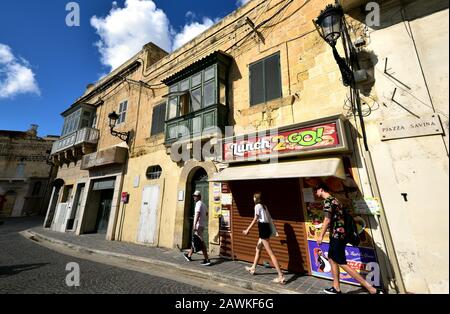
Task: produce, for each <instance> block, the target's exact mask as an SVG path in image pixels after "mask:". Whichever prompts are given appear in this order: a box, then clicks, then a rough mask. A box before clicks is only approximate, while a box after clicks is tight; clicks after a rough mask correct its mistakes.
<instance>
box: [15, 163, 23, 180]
mask: <svg viewBox="0 0 450 314" xmlns="http://www.w3.org/2000/svg"><path fill="white" fill-rule="evenodd" d="M24 176H25V163H23V162H21V163H19V164H17V168H16V177H17V178H23V177H24Z"/></svg>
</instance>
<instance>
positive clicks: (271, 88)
mask: <svg viewBox="0 0 450 314" xmlns="http://www.w3.org/2000/svg"><path fill="white" fill-rule="evenodd" d="M264 79H265V86H266V88H265V90H266V95H265V96H266V102H267V101H270V100H273V99H278V98H280V97H281V73H280V55H279V54H276V55H273V56H271V57H269V58H267V59H266V60H265V62H264Z"/></svg>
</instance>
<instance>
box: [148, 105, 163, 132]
mask: <svg viewBox="0 0 450 314" xmlns="http://www.w3.org/2000/svg"><path fill="white" fill-rule="evenodd" d="M165 117H166V104H160V105H157V106H155V107H154V108H153V116H152V131H151V135H152V136H153V135H157V134H159V133H162V132H164V123H165Z"/></svg>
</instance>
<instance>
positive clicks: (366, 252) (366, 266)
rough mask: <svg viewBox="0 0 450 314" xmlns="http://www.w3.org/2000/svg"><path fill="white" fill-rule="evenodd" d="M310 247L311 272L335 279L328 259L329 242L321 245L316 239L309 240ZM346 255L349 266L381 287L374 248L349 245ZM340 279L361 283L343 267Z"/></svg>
mask: <svg viewBox="0 0 450 314" xmlns="http://www.w3.org/2000/svg"><path fill="white" fill-rule="evenodd" d="M308 247H309V255H310V257H311V274H312V275H313V276H317V277H321V278H326V279H333V276H332V274H331V265H330V262H329V261H328V249H329V245H328V243H322V245H321V246H320V247H319V246H318V245H317V243H316V241H311V240H309V241H308ZM345 256H346V258H347V265H348V266H350V267H351V268H352V269H354V270H355V271H357V272H358V273H359V274H360V275H361V276H362V277H363V278H365V279H366V280H367V281H368V282H369V283H371V284H372V285H374V286H375V287H381V279H380V269H379V265H378V262H377V259H376V256H375V251H374V250H373V249H370V248H363V247H353V246H347V248H346V250H345ZM340 280H341V282H345V283H349V284H354V285H359V283H358V282H357V281H356V280H355V279H353V278H352V277H351V276H350V275H349V274H347V273H346V272H345V271H344V270H343V269H342V268H341V270H340Z"/></svg>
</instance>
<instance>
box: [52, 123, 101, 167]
mask: <svg viewBox="0 0 450 314" xmlns="http://www.w3.org/2000/svg"><path fill="white" fill-rule="evenodd" d="M98 138H99V130H97V129H93V128H88V127H86V128H83V129H81V130H78V131H76V132H73V133H71V134H69V135H67V136H64V137H63V138H60V139H59V140H57V141H56V142H55V143H53V148H52V152H51V155H52V157H53V160H54V161H55V162H56V163H57V164H60V163H64V162H67V161H73V160H76V159H78V157H81V156H83V155H85V154H89V153H92V152H93V151H95V148H96V146H97V143H98Z"/></svg>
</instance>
